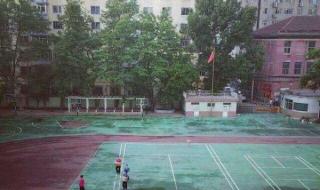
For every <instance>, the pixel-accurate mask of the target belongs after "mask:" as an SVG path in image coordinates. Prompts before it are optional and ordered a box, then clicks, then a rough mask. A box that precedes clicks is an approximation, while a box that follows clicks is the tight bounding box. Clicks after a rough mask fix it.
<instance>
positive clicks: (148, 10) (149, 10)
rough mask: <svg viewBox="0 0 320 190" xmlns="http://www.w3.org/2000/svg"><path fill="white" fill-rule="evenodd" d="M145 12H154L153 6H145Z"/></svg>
mask: <svg viewBox="0 0 320 190" xmlns="http://www.w3.org/2000/svg"><path fill="white" fill-rule="evenodd" d="M143 12H144V13H146V14H152V13H153V8H152V7H143Z"/></svg>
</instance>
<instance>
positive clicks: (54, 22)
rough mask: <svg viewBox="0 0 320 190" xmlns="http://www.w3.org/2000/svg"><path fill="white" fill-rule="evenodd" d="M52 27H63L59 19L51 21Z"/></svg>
mask: <svg viewBox="0 0 320 190" xmlns="http://www.w3.org/2000/svg"><path fill="white" fill-rule="evenodd" d="M52 23H53V29H63V24H62V22H59V21H53V22H52Z"/></svg>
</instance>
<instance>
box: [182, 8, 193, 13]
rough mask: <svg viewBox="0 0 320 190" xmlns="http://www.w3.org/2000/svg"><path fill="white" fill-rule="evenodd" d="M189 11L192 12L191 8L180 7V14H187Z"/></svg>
mask: <svg viewBox="0 0 320 190" xmlns="http://www.w3.org/2000/svg"><path fill="white" fill-rule="evenodd" d="M190 13H192V8H186V7H183V8H181V15H189V14H190Z"/></svg>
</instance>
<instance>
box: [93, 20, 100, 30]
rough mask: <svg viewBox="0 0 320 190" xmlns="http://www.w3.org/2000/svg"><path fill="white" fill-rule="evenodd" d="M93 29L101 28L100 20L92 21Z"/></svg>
mask: <svg viewBox="0 0 320 190" xmlns="http://www.w3.org/2000/svg"><path fill="white" fill-rule="evenodd" d="M91 29H92V30H100V22H92V23H91Z"/></svg>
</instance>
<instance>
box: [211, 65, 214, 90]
mask: <svg viewBox="0 0 320 190" xmlns="http://www.w3.org/2000/svg"><path fill="white" fill-rule="evenodd" d="M213 82H214V61H213V62H212V79H211V93H212V94H213Z"/></svg>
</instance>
